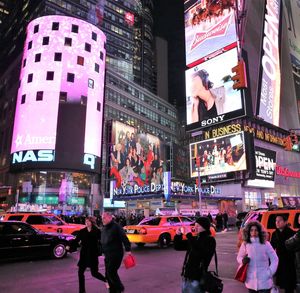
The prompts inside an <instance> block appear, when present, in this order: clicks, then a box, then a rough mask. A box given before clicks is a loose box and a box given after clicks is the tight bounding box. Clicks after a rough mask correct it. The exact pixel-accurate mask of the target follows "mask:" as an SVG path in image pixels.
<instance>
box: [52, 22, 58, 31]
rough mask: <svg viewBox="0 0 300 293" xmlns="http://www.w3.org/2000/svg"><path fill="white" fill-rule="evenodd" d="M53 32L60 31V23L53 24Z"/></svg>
mask: <svg viewBox="0 0 300 293" xmlns="http://www.w3.org/2000/svg"><path fill="white" fill-rule="evenodd" d="M52 30H53V31H58V30H59V22H52Z"/></svg>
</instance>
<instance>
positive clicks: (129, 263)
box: [123, 254, 136, 269]
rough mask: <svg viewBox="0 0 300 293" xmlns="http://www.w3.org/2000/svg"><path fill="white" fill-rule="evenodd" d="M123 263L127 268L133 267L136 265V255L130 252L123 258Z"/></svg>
mask: <svg viewBox="0 0 300 293" xmlns="http://www.w3.org/2000/svg"><path fill="white" fill-rule="evenodd" d="M123 263H124V265H125V268H126V269H130V268H133V267H134V266H135V265H136V260H135V257H134V256H133V255H132V254H128V255H126V256H125V258H124V259H123Z"/></svg>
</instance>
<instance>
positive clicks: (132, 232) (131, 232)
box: [126, 229, 135, 234]
mask: <svg viewBox="0 0 300 293" xmlns="http://www.w3.org/2000/svg"><path fill="white" fill-rule="evenodd" d="M134 232H135V230H132V229H129V230H127V232H126V233H128V234H134Z"/></svg>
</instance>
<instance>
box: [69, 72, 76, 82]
mask: <svg viewBox="0 0 300 293" xmlns="http://www.w3.org/2000/svg"><path fill="white" fill-rule="evenodd" d="M74 79H75V74H74V73H68V75H67V81H69V82H74Z"/></svg>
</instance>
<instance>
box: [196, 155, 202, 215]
mask: <svg viewBox="0 0 300 293" xmlns="http://www.w3.org/2000/svg"><path fill="white" fill-rule="evenodd" d="M196 167H197V170H198V195H199V213H200V216H202V197H201V182H200V180H201V178H200V156H199V157H196Z"/></svg>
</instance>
